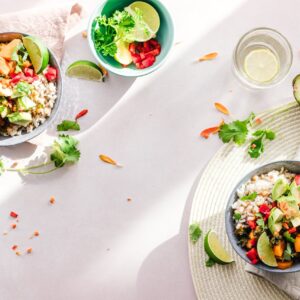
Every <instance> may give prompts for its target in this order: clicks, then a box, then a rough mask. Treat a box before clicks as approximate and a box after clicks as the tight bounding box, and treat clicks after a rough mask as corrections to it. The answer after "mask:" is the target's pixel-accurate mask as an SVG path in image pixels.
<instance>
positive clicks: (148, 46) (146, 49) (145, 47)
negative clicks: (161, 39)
mask: <svg viewBox="0 0 300 300" xmlns="http://www.w3.org/2000/svg"><path fill="white" fill-rule="evenodd" d="M143 47H144V51H145V52H149V51H150V50H151V48H150V43H149V42H144V44H143Z"/></svg>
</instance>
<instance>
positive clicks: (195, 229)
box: [189, 223, 202, 244]
mask: <svg viewBox="0 0 300 300" xmlns="http://www.w3.org/2000/svg"><path fill="white" fill-rule="evenodd" d="M189 234H190V240H191V241H192V243H193V244H196V243H197V241H198V240H199V238H200V237H201V235H202V230H201V228H200V226H199V224H198V223H193V224H191V225H190V227H189Z"/></svg>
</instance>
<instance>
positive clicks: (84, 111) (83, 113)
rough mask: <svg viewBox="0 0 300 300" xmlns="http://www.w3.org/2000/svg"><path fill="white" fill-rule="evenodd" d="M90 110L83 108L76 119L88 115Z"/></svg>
mask: <svg viewBox="0 0 300 300" xmlns="http://www.w3.org/2000/svg"><path fill="white" fill-rule="evenodd" d="M88 112H89V111H88V110H87V109H83V110H82V111H81V112H79V113H78V114H77V115H76V117H75V121H77V120H78V119H80V118H82V117H83V116H84V115H86V114H87V113H88Z"/></svg>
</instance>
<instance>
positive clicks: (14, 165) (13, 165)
mask: <svg viewBox="0 0 300 300" xmlns="http://www.w3.org/2000/svg"><path fill="white" fill-rule="evenodd" d="M17 165H18V163H17V162H14V163H13V164H12V165H11V166H10V167H11V168H12V169H14V168H15V167H16V166H17Z"/></svg>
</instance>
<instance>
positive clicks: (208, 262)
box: [205, 258, 216, 267]
mask: <svg viewBox="0 0 300 300" xmlns="http://www.w3.org/2000/svg"><path fill="white" fill-rule="evenodd" d="M215 263H216V262H215V261H214V260H212V259H211V258H208V260H207V261H206V262H205V266H206V267H212V266H213V265H214V264H215Z"/></svg>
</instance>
